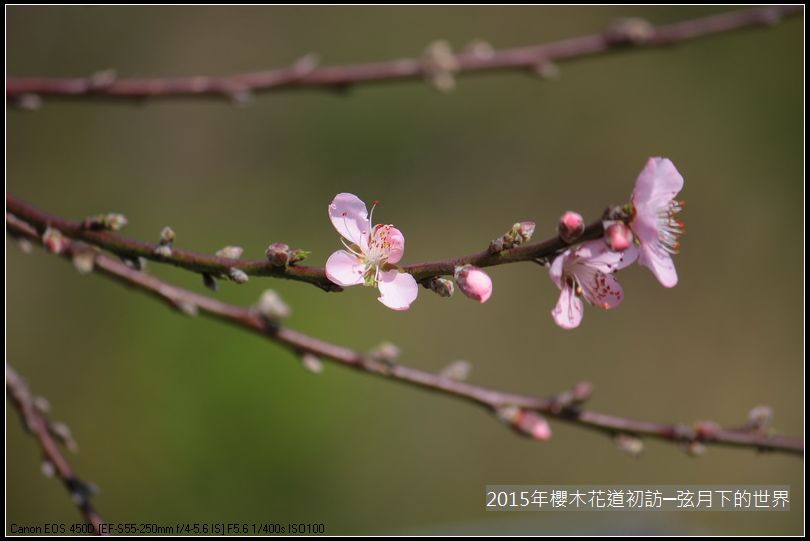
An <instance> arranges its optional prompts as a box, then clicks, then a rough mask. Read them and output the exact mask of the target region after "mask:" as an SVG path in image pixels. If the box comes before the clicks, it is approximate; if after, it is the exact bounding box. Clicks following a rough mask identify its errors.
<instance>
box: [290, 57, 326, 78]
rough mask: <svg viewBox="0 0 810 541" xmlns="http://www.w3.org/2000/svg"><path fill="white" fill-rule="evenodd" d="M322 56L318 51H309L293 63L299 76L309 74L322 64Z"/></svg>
mask: <svg viewBox="0 0 810 541" xmlns="http://www.w3.org/2000/svg"><path fill="white" fill-rule="evenodd" d="M320 63H321V57H320V55H319V54H317V53H308V54H305V55H304V56H302V57H301V58H299V59H298V60H296V61H295V63H294V64H293V71H295V74H296V75H297V76H298V77H304V76H306V75H309V74H310V73H312V72H313V71H315V69H316V68H317V67H318V66H319V65H320Z"/></svg>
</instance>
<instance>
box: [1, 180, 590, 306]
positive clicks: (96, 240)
mask: <svg viewBox="0 0 810 541" xmlns="http://www.w3.org/2000/svg"><path fill="white" fill-rule="evenodd" d="M6 208H7V210H8V212H10V213H12V214H14V215H15V216H17V217H19V218H21V219H23V220H24V221H26V222H28V223H29V224H31V225H33V226H34V227H35V228H36V229H37V231H38V232H39V233H40V234H41V233H42V232H43V231H45V229H46V228H48V227H53V228H55V229H58V230H59V231H61V232H62V233H63V234H64V235H66V236H68V237H70V238H73V239H76V240H81V241H84V242H87V243H88V244H92V245H94V246H98V247H99V248H104V249H105V250H109V251H110V252H112V253H114V254H116V255H118V256H121V257H125V258H137V257H142V258H144V259H149V260H153V261H159V262H162V263H169V264H171V265H175V266H177V267H180V268H183V269H186V270H190V271H194V272H199V273H204V274H211V275H225V276H227V275H228V273H229V271H230V269H232V268H235V269H239V270H241V271H243V272H245V273H246V274H249V275H254V276H272V277H276V278H287V279H290V280H297V281H300V282H306V283H310V284H314V285H316V286H318V287H320V288H321V289H324V290H326V291H341V290H342V288H341V287H340V286H338V285H336V284H334V283H332V282H331V281H330V280H329V279H328V278H327V277H326V272H325V270H324V268H323V267H313V266H307V265H298V264H295V265H290V266H288V267H284V266H281V267H278V266H274V265H273V264H272V263H271V262H270V261H268V260H267V259H229V258H225V257H218V256H214V255H208V254H199V253H195V252H190V251H188V250H181V249H179V248H172V249H171V253H170V254H168V255H164V254H162V253H161V252H160V251H159V250H158V248H159V244H157V243H150V242H143V241H140V240H134V239H128V238H125V237H123V236H121V235H118V234H116V233H112V232H110V231H99V230H95V229H92V228H88V227H86V222H85V221H77V220H66V219H64V218H60V217H58V216H54V215H51V214H48V213H46V212H43V211H41V210H39V209H37V208H35V207H33V206H32V205H29V204H28V203H26V202H24V201H21V200H20V199H17V198H16V197H15V196H13V195H11V194H8V193H7V194H6ZM602 233H603V229H602V220H597V221H595V222H593V223H591V224H590V225H588V226H587V227H586V228H585V231H584V233H583V234H582V235H581V236H580V237H579V238H578V239H577V242H582V241H585V240H590V239H595V238H598V237H600V236H601V235H602ZM568 246H569V244H566V243H565V242H564V241H563V240H562V239H560V238H559V237H552V238H549V239H547V240H545V241H542V242H534V243H529V244H521V245H519V246H516V247H514V248H510V249H508V250H504V251H502V252H499V253H492V252H491V251H490V250H488V249H487V250H483V251H481V252H478V253H475V254H470V255H466V256H462V257H455V258H448V259H441V260H436V261H429V262H425V263H413V264H411V265H404V266H403V267H402V270H403V271H405V272H408V273H410V274H412V275H413V277H414V278H415V279H416V280H417V281H418V282H422V283H425V282H426V281H427V280H428V279H430V278H433V277H437V276H445V275H452V274H453V272H454V269H455V267H456V266H458V265H467V264H469V265H475V266H477V267H491V266H495V265H503V264H506V263H518V262H521V261H537V260H538V259H540V260H548V259H549V258H551V257H553V256H554V255H556V254H558V253H559V252H560V251H562V250H564V249H566V248H567V247H568Z"/></svg>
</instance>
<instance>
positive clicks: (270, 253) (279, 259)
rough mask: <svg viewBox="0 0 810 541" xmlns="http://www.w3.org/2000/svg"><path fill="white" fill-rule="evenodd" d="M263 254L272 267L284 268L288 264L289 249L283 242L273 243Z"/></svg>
mask: <svg viewBox="0 0 810 541" xmlns="http://www.w3.org/2000/svg"><path fill="white" fill-rule="evenodd" d="M264 254H265V255H266V256H267V260H268V261H269V262H270V264H271V265H273V266H274V267H286V266H287V264H288V263H289V262H290V247H289V246H287V245H286V244H284V243H283V242H274V243H273V244H271V245H270V246H268V247H267V250H265V252H264Z"/></svg>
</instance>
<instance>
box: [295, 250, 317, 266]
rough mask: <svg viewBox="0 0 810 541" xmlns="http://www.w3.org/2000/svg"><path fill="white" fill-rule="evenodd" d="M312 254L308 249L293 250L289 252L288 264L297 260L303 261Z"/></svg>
mask: <svg viewBox="0 0 810 541" xmlns="http://www.w3.org/2000/svg"><path fill="white" fill-rule="evenodd" d="M310 254H312V252H311V251H309V250H301V249H300V248H299V249H297V250H293V251H291V252H290V265H294V264H296V263H298V262H299V261H303V260H305V259H306V258H308V257H309V256H310Z"/></svg>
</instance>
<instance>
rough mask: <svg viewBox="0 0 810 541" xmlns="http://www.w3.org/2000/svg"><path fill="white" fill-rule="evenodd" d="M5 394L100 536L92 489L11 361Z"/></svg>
mask: <svg viewBox="0 0 810 541" xmlns="http://www.w3.org/2000/svg"><path fill="white" fill-rule="evenodd" d="M6 394H7V396H8V397H9V398H10V399H11V403H12V404H13V405H14V407H15V408H16V409H17V412H18V413H19V415H20V419H21V420H22V423H23V427H25V429H26V430H27V431H28V432H30V433H31V434H32V435H33V436H34V437H35V438H36V439H37V442H38V443H39V447H40V449H41V450H42V457H43V460H44V461H45V462H46V464H47V468H49V469H52V471H53V473H54V474H55V475H56V476H58V477H59V479H60V480H61V481H62V483H63V484H64V485H65V488H66V489H67V490H68V492H69V493H70V496H71V499H72V500H73V502H74V503H75V504H76V506H77V507H78V508H79V511H81V513H82V515H83V516H84V520H85V521H86V522H87V524H89V525H91V526H92V527H93V532H94V533H96V534H98V535H102V534H103V533H105V532H104V519H102V518H101V516H100V515H99V514H98V512H96V510H95V508H94V507H93V505H92V504H91V503H90V496H91V495H92V493H93V488H92V487H91V485H89V484H87V483H85V482H84V481H82V480H81V479H79V478H78V477H77V476H76V474H75V473H74V472H73V468H72V467H71V466H70V463H69V462H68V461H67V459H66V458H65V455H64V454H62V450H61V448H60V446H59V443H58V442H57V438H56V437H55V435H54V428H53V425H52V423H51V422H50V421H49V420H48V418H47V416H46V415H45V413H43V411H42V409H41V408H39V407H37V405H36V404H35V403H34V397H33V396H32V395H31V391H30V390H29V389H28V385H26V383H25V381H24V380H23V379H22V378H21V377H20V376H19V374H17V372H16V371H15V370H14V369H13V368H12V367H11V366H10V365H9V364H8V363H6Z"/></svg>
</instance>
